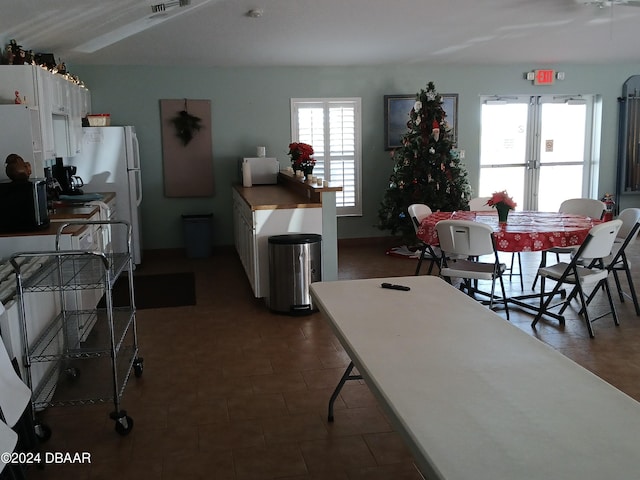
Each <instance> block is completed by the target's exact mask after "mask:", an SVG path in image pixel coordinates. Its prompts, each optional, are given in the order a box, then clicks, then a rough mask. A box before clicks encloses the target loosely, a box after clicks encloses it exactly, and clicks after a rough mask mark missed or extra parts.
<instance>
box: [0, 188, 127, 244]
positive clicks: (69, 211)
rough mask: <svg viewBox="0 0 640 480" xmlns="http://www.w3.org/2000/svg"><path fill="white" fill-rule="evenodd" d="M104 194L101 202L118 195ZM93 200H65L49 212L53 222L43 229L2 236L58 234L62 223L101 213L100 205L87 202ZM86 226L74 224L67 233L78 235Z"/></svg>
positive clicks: (84, 218)
mask: <svg viewBox="0 0 640 480" xmlns="http://www.w3.org/2000/svg"><path fill="white" fill-rule="evenodd" d="M100 194H101V195H102V196H103V198H102V200H99V201H101V202H105V203H107V202H110V201H111V200H113V199H114V198H115V196H116V194H115V192H100ZM90 201H92V200H87V201H86V202H82V203H81V202H78V205H73V203H72V202H63V203H62V205H63V206H57V207H56V208H55V209H54V211H53V212H49V220H50V221H51V223H50V224H49V226H48V227H47V228H43V229H41V230H29V231H24V232H9V233H2V234H0V237H23V236H28V235H56V234H57V233H58V228H59V227H60V224H61V223H62V222H65V221H74V220H89V219H90V218H91V217H93V216H94V215H95V214H96V213H99V211H100V207H98V206H97V205H96V206H92V205H89V206H87V205H86V203H88V202H90ZM85 228H86V226H84V225H72V226H69V227H67V228H65V233H70V234H71V235H78V234H80V233H82V232H83V231H84V229H85Z"/></svg>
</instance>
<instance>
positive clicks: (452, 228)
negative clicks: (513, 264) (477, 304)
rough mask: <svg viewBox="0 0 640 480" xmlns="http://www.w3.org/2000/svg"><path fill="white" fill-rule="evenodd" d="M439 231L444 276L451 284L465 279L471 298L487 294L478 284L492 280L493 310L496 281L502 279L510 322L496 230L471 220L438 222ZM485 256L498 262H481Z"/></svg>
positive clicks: (441, 273)
mask: <svg viewBox="0 0 640 480" xmlns="http://www.w3.org/2000/svg"><path fill="white" fill-rule="evenodd" d="M436 230H437V232H438V239H439V241H440V249H441V250H442V259H441V266H440V275H441V276H442V277H444V278H445V279H447V280H448V281H449V282H450V283H451V278H461V279H463V281H464V284H463V285H464V287H465V288H466V290H467V293H468V294H469V295H471V296H474V294H476V293H479V294H484V295H487V294H486V293H485V292H482V291H480V290H478V288H477V285H476V283H477V281H478V280H490V281H491V293H490V294H488V296H489V308H493V300H494V299H495V298H496V296H495V286H496V279H497V280H499V281H500V288H501V290H502V300H503V302H504V308H505V312H506V315H507V320H508V319H509V306H508V305H507V296H506V294H505V290H504V283H503V281H502V274H503V273H504V271H505V270H506V265H504V264H503V263H500V260H499V259H498V252H497V250H496V246H495V239H494V237H493V229H492V228H491V227H490V226H489V225H486V224H483V223H479V222H472V221H469V220H442V221H440V222H438V223H437V225H436ZM483 255H492V256H493V258H494V261H493V262H480V261H479V260H477V259H478V258H479V257H481V256H483ZM454 257H456V258H454ZM459 257H468V258H459ZM472 280H473V282H472Z"/></svg>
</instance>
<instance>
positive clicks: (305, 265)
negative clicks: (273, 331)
mask: <svg viewBox="0 0 640 480" xmlns="http://www.w3.org/2000/svg"><path fill="white" fill-rule="evenodd" d="M321 251H322V236H321V235H317V234H314V233H297V234H288V235H273V236H271V237H269V308H270V309H271V310H273V311H274V312H280V313H287V314H289V315H306V314H309V313H311V312H312V311H313V310H315V308H314V306H313V302H312V301H311V295H310V294H309V285H311V283H313V282H319V281H320V280H322V258H321Z"/></svg>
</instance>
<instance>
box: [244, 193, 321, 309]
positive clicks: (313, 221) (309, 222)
mask: <svg viewBox="0 0 640 480" xmlns="http://www.w3.org/2000/svg"><path fill="white" fill-rule="evenodd" d="M261 189H262V190H261ZM275 189H281V190H282V191H283V192H284V193H283V196H282V197H279V196H278V195H277V194H276V195H273V196H271V195H269V194H270V193H272V192H277V190H275ZM243 190H244V191H247V190H250V191H251V193H252V194H255V196H259V195H260V194H261V193H264V194H265V200H264V201H257V202H251V203H249V202H248V201H247V199H246V198H245V197H244V196H243V195H241V194H240V192H239V191H238V190H237V189H234V190H233V224H234V242H235V247H236V251H237V252H238V256H239V257H240V261H241V263H242V266H243V267H244V270H245V272H246V274H247V277H248V279H249V283H250V284H251V288H252V289H253V293H254V296H255V297H256V298H262V297H264V298H269V250H268V248H269V245H268V240H269V237H270V236H271V235H283V234H287V233H317V234H322V205H321V204H316V203H310V202H305V201H304V199H300V198H295V201H292V197H291V194H290V193H288V192H286V190H285V189H284V188H282V187H278V186H275V185H273V186H272V185H269V186H258V187H252V188H251V189H243Z"/></svg>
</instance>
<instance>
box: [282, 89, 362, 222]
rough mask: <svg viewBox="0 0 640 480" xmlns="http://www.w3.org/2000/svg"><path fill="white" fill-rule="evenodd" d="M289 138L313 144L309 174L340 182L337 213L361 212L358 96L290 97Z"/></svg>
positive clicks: (337, 194) (351, 213) (353, 213)
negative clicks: (290, 132)
mask: <svg viewBox="0 0 640 480" xmlns="http://www.w3.org/2000/svg"><path fill="white" fill-rule="evenodd" d="M291 125H292V128H291V130H292V136H291V137H292V141H294V142H303V143H308V144H309V145H311V146H312V147H313V150H314V155H313V156H314V158H315V159H316V166H315V167H314V169H313V174H314V175H317V176H319V177H323V178H324V179H325V180H329V181H331V182H336V183H338V184H340V185H342V189H343V190H342V192H337V193H336V207H337V213H338V215H341V216H344V215H362V205H361V187H360V185H361V184H360V175H361V173H360V169H361V158H362V154H361V147H360V145H361V141H360V99H359V98H337V99H296V98H294V99H292V100H291Z"/></svg>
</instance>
